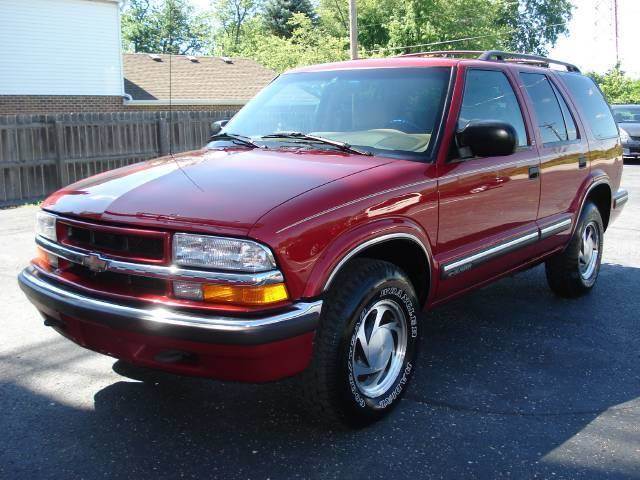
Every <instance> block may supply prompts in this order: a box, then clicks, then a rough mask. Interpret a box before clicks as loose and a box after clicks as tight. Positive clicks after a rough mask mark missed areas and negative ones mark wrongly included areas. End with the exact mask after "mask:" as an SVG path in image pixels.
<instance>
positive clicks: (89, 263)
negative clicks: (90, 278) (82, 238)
mask: <svg viewBox="0 0 640 480" xmlns="http://www.w3.org/2000/svg"><path fill="white" fill-rule="evenodd" d="M82 265H84V266H85V267H87V268H88V269H89V270H91V271H92V272H104V271H105V270H106V269H107V261H106V260H103V259H102V258H100V256H99V255H97V254H95V253H90V254H89V255H87V256H86V257H84V258H83V259H82Z"/></svg>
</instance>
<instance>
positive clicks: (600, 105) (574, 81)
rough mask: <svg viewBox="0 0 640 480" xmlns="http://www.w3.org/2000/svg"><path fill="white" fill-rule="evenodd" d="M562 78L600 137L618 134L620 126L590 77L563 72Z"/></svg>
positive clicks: (592, 128) (610, 136)
mask: <svg viewBox="0 0 640 480" xmlns="http://www.w3.org/2000/svg"><path fill="white" fill-rule="evenodd" d="M561 76H562V80H564V83H565V84H566V86H567V88H568V89H569V91H570V92H571V94H572V95H573V98H574V100H575V102H576V103H577V104H578V105H579V106H580V108H581V110H582V115H583V117H584V120H585V121H586V122H588V123H589V126H590V127H591V130H592V131H593V135H594V136H595V137H596V138H598V139H603V138H614V137H617V136H618V128H617V127H616V123H615V121H614V120H613V116H612V115H611V110H609V105H607V102H606V101H605V99H604V97H603V96H602V93H600V89H598V87H597V86H596V84H595V83H593V80H591V79H590V78H589V77H585V76H583V75H578V74H575V73H563V74H561Z"/></svg>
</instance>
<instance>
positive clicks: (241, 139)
mask: <svg viewBox="0 0 640 480" xmlns="http://www.w3.org/2000/svg"><path fill="white" fill-rule="evenodd" d="M217 139H220V140H224V139H229V140H231V141H232V142H234V143H238V144H241V145H244V146H246V147H251V148H262V147H261V146H260V145H258V144H257V143H255V142H254V141H253V140H251V138H250V137H246V136H244V135H239V134H237V133H227V132H221V133H217V134H216V135H212V136H211V140H217Z"/></svg>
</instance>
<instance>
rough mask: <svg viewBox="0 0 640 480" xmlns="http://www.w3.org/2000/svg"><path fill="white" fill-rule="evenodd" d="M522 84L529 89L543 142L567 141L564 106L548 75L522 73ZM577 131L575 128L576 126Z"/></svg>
mask: <svg viewBox="0 0 640 480" xmlns="http://www.w3.org/2000/svg"><path fill="white" fill-rule="evenodd" d="M520 78H521V80H522V86H523V87H524V88H525V89H526V90H527V93H528V94H529V97H531V102H532V103H533V108H534V110H535V112H536V119H537V120H538V129H539V130H540V135H541V136H542V143H543V144H545V145H546V144H549V143H557V142H566V141H567V140H568V139H569V135H568V133H567V126H566V125H565V120H564V116H563V114H562V108H561V107H560V103H559V102H558V98H557V97H556V94H555V92H554V91H553V87H552V86H551V83H549V79H548V78H547V77H546V75H541V74H537V73H521V74H520ZM574 131H575V128H574Z"/></svg>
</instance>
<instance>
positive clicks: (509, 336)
mask: <svg viewBox="0 0 640 480" xmlns="http://www.w3.org/2000/svg"><path fill="white" fill-rule="evenodd" d="M638 284H640V269H638V268H631V267H623V266H620V265H612V264H604V265H603V266H602V272H601V276H600V279H599V284H598V285H597V287H596V288H595V290H594V291H593V292H592V294H591V295H589V296H587V297H585V298H581V299H575V300H565V299H558V298H556V297H554V296H553V295H552V294H551V293H550V292H549V290H548V289H547V287H546V283H545V281H544V270H543V269H542V268H536V269H533V270H530V271H529V272H525V273H523V274H520V275H518V276H516V277H514V278H510V279H505V280H502V281H500V282H498V283H496V284H494V285H492V286H490V287H487V288H485V289H483V290H480V291H477V292H475V293H473V294H471V295H468V296H466V297H465V298H463V299H460V300H457V301H454V302H452V303H450V304H448V305H447V306H444V307H441V308H440V309H437V310H435V311H434V312H432V313H430V315H429V317H428V324H427V325H426V327H425V329H424V332H423V333H424V338H423V341H422V352H421V358H420V359H419V365H420V368H419V369H418V370H417V372H416V373H417V374H416V377H415V378H414V379H413V384H412V385H411V387H410V388H409V391H408V392H407V395H406V396H405V398H404V399H403V401H402V402H401V404H400V406H399V408H398V409H397V410H396V411H394V412H393V414H392V415H391V416H390V418H388V419H386V420H384V421H382V422H380V423H377V424H375V425H373V426H371V427H368V428H366V429H363V430H359V431H347V430H342V429H336V430H331V429H329V428H327V427H325V426H323V425H318V424H313V423H311V422H309V421H308V419H307V418H306V417H305V415H304V412H303V410H302V409H301V407H300V405H299V402H298V394H297V391H296V385H295V382H294V381H293V380H287V381H284V382H278V383H273V384H265V385H244V384H234V383H223V382H215V381H209V380H204V379H196V378H183V377H176V376H172V375H168V374H163V373H159V372H149V371H145V370H136V369H134V370H131V369H128V370H126V369H123V368H122V365H120V364H118V363H116V365H115V366H114V370H116V372H120V373H125V371H126V373H127V375H128V376H131V377H134V378H135V379H136V381H132V380H130V379H128V378H123V380H122V381H117V382H115V383H112V384H110V385H108V386H106V387H105V388H103V389H102V390H100V391H98V392H96V393H95V395H94V401H95V410H94V411H87V410H82V409H78V408H73V407H70V406H65V405H61V404H59V403H55V404H53V403H52V402H51V400H50V399H48V398H47V397H45V396H41V395H38V394H37V393H36V392H32V391H30V390H26V389H25V388H23V387H21V386H18V385H16V384H4V385H0V391H2V392H3V395H8V396H9V397H10V398H11V402H10V403H11V405H14V406H15V407H14V408H13V410H12V411H11V418H10V419H9V420H8V425H9V427H10V428H12V430H11V431H13V432H16V434H19V435H28V436H29V445H30V448H29V450H30V451H28V452H27V451H24V450H20V449H18V447H17V446H12V445H11V444H10V443H8V445H7V447H6V448H5V449H4V451H3V452H0V459H2V460H3V461H2V462H1V463H2V465H0V474H1V473H2V469H3V468H4V469H7V472H8V473H9V472H10V473H12V474H13V475H11V478H20V476H21V475H20V474H22V475H24V476H25V478H26V477H27V476H28V477H29V478H47V477H51V478H61V477H86V478H96V477H101V478H104V477H108V478H114V477H123V476H126V477H133V476H134V475H135V476H138V477H141V478H146V477H148V476H151V475H153V476H154V478H179V477H181V476H184V477H187V478H189V477H197V478H203V477H206V478H216V477H228V478H292V477H300V478H389V477H390V476H393V478H429V477H446V478H496V477H498V476H508V475H510V476H512V477H514V478H531V477H533V476H535V475H538V476H540V477H543V478H548V477H551V476H555V478H575V477H588V478H616V477H619V478H633V477H634V472H635V475H637V474H638V455H639V454H638V450H640V442H639V440H638V426H637V419H638V415H640V403H639V402H640V373H639V370H638V365H639V362H640V359H639V355H638V351H639V349H638V345H640V318H639V315H638V310H639V309H638V300H637V299H636V298H635V297H634V293H635V292H636V291H637V285H638ZM139 380H142V381H139ZM25 403H29V404H31V405H32V406H31V407H30V409H29V412H30V413H28V414H27V413H24V412H23V411H22V410H21V408H20V405H23V404H25ZM34 405H35V406H34ZM629 412H631V413H632V415H631V416H630V417H627V415H630V413H629ZM5 413H6V412H5ZM601 422H605V427H604V428H601V427H600V426H599V424H600V423H601ZM608 422H610V423H611V424H609V423H608ZM634 422H635V423H634ZM594 428H595V429H596V430H595V431H592V430H593V429H594ZM603 432H606V433H605V435H606V437H605V438H603V437H602V434H603ZM612 452H613V453H612ZM627 452H629V454H628V455H627ZM634 452H635V453H634ZM607 455H609V456H607ZM2 457H4V458H2ZM634 458H635V460H633V459H634ZM596 460H598V461H596ZM603 465H604V467H603ZM34 472H35V474H34ZM27 473H29V474H33V475H27ZM0 476H2V475H0Z"/></svg>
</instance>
